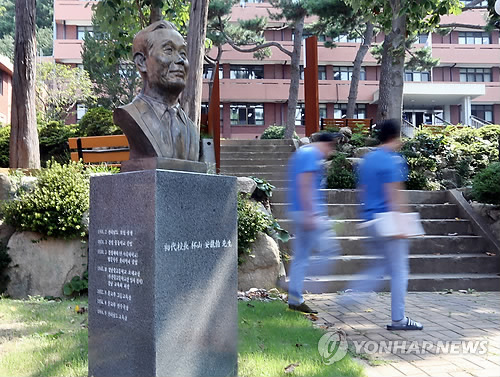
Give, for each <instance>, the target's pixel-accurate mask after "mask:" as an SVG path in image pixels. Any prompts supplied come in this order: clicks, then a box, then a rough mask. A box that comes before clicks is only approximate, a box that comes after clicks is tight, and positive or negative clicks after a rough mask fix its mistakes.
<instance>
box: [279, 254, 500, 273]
mask: <svg viewBox="0 0 500 377" xmlns="http://www.w3.org/2000/svg"><path fill="white" fill-rule="evenodd" d="M376 261H382V263H383V258H381V257H375V256H370V255H340V256H336V257H330V258H325V257H320V256H312V257H311V258H310V267H309V269H308V274H309V275H310V276H322V275H336V274H359V273H362V272H363V271H364V270H365V269H366V268H368V267H370V266H372V265H373V264H374V263H375V262H376ZM499 263H500V259H499V258H497V257H491V256H488V255H487V254H486V253H482V254H472V253H468V254H441V255H434V254H414V255H410V257H409V264H410V272H411V273H413V274H439V273H455V274H456V273H464V274H471V273H474V274H476V273H482V274H486V273H488V274H489V273H492V274H494V273H497V272H498V271H499V269H498V267H499ZM285 268H286V270H287V272H288V271H289V263H287V264H286V265H285Z"/></svg>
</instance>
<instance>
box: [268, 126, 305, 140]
mask: <svg viewBox="0 0 500 377" xmlns="http://www.w3.org/2000/svg"><path fill="white" fill-rule="evenodd" d="M284 137H285V126H276V125H273V126H269V127H267V128H266V129H265V130H264V132H263V133H262V135H260V138H261V139H283V138H284ZM293 138H294V139H298V138H299V136H298V135H297V133H296V132H294V133H293Z"/></svg>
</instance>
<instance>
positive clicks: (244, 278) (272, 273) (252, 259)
mask: <svg viewBox="0 0 500 377" xmlns="http://www.w3.org/2000/svg"><path fill="white" fill-rule="evenodd" d="M279 272H280V251H279V248H278V244H277V243H276V242H275V241H274V240H273V239H272V238H271V237H269V236H268V235H267V234H264V233H259V235H258V236H257V240H256V241H255V242H254V244H253V245H252V252H251V255H248V256H246V258H245V261H244V262H243V263H242V264H241V265H240V266H239V268H238V289H239V290H240V291H246V290H249V289H251V288H253V287H259V288H264V289H271V288H274V287H276V281H277V279H278V275H279Z"/></svg>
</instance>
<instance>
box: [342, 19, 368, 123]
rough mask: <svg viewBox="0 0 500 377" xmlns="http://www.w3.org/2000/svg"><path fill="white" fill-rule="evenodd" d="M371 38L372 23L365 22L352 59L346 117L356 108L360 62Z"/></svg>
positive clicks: (351, 115)
mask: <svg viewBox="0 0 500 377" xmlns="http://www.w3.org/2000/svg"><path fill="white" fill-rule="evenodd" d="M372 39H373V24H372V23H371V22H367V23H366V29H365V33H364V35H363V43H362V44H361V46H359V49H358V52H357V53H356V58H355V59H354V66H353V69H352V78H351V86H350V88H349V97H348V102H347V115H346V117H347V119H352V118H354V111H355V109H356V100H357V98H358V86H359V76H360V74H361V64H362V63H363V59H364V58H365V55H366V53H367V52H368V49H369V48H370V45H371V43H372Z"/></svg>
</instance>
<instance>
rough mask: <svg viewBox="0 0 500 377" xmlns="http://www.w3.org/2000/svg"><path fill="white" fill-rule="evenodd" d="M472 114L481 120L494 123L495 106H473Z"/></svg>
mask: <svg viewBox="0 0 500 377" xmlns="http://www.w3.org/2000/svg"><path fill="white" fill-rule="evenodd" d="M471 114H472V115H474V116H475V117H478V118H479V119H482V120H485V121H487V122H490V123H493V105H471Z"/></svg>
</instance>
